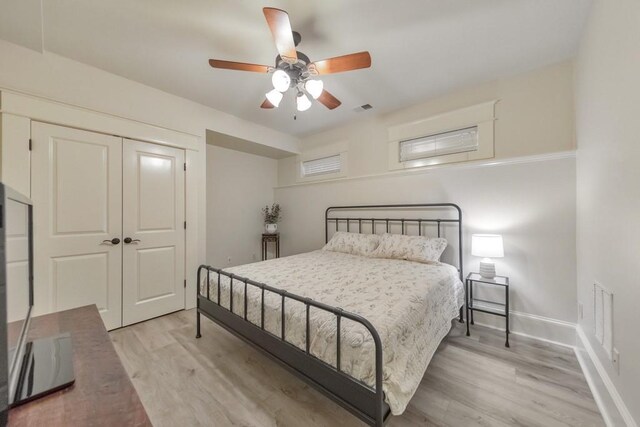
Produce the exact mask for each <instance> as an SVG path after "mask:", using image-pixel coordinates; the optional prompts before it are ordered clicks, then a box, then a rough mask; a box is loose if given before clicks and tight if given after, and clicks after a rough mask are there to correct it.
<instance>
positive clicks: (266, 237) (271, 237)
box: [262, 233, 280, 261]
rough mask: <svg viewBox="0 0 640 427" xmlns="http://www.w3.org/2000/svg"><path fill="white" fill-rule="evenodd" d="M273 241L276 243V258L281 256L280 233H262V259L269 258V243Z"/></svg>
mask: <svg viewBox="0 0 640 427" xmlns="http://www.w3.org/2000/svg"><path fill="white" fill-rule="evenodd" d="M269 242H273V243H275V245H276V258H280V233H275V234H266V233H263V234H262V260H263V261H264V260H266V259H267V245H268V244H269Z"/></svg>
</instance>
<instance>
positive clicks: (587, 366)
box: [575, 325, 638, 427]
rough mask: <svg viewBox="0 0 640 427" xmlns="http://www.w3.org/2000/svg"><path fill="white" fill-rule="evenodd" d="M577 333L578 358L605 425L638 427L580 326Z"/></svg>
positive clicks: (611, 426)
mask: <svg viewBox="0 0 640 427" xmlns="http://www.w3.org/2000/svg"><path fill="white" fill-rule="evenodd" d="M576 332H577V337H578V339H577V342H576V344H577V345H576V348H575V351H576V357H577V358H578V362H579V363H580V366H581V367H582V371H583V372H584V376H585V378H586V379H587V382H588V383H589V388H590V389H591V393H592V394H593V398H594V399H595V401H596V403H597V405H598V409H600V413H601V414H602V417H603V418H604V421H605V423H606V424H607V426H609V427H617V426H623V425H626V426H627V427H638V424H637V423H636V422H635V420H634V419H633V417H632V416H631V413H630V412H629V410H628V409H627V406H626V405H625V404H624V401H623V400H622V398H621V397H620V394H619V393H618V390H617V389H616V387H615V385H614V384H613V381H611V378H610V377H609V374H608V373H607V371H606V369H605V368H604V366H603V365H602V362H601V361H600V359H599V358H598V356H597V355H596V353H595V351H594V350H593V347H592V346H591V343H590V342H589V339H588V338H587V336H586V335H585V333H584V331H583V330H582V327H581V326H580V325H578V326H577V327H576Z"/></svg>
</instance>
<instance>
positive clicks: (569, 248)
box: [275, 154, 576, 344]
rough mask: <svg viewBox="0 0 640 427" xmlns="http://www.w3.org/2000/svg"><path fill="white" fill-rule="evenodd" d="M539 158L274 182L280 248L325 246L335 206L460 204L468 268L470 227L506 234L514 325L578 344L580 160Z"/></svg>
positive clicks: (503, 263)
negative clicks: (328, 214) (328, 212)
mask: <svg viewBox="0 0 640 427" xmlns="http://www.w3.org/2000/svg"><path fill="white" fill-rule="evenodd" d="M534 160H535V159H531V161H530V162H524V163H519V162H513V163H506V164H501V165H500V164H499V165H492V166H491V165H489V166H468V165H466V166H451V167H447V168H440V169H434V170H431V171H428V172H425V173H419V174H411V175H396V176H378V177H373V178H359V179H349V180H342V181H333V182H326V183H317V184H309V185H300V186H290V187H280V188H277V189H276V191H275V200H276V201H277V202H279V203H280V204H281V206H282V209H283V210H284V212H286V215H285V216H284V220H283V221H282V224H281V227H280V229H281V236H282V251H283V253H284V254H285V255H288V254H294V253H299V252H304V251H309V250H313V249H318V248H320V247H321V246H322V245H323V243H324V225H323V224H324V216H323V215H324V209H325V208H326V207H328V206H331V205H345V204H369V203H384V204H388V203H429V202H431V203H436V202H452V203H457V204H459V205H460V207H461V208H462V210H463V214H464V221H465V228H464V232H465V238H464V247H465V271H467V272H469V271H472V270H473V271H477V269H478V263H479V259H478V258H475V257H471V256H470V253H469V249H470V236H471V234H472V233H480V232H491V233H500V234H502V235H503V236H504V242H505V258H503V259H500V260H497V262H496V266H497V269H498V273H499V274H505V275H508V276H510V277H511V280H512V292H513V296H512V304H513V305H512V308H513V310H515V311H517V312H519V313H520V314H516V315H515V316H514V330H516V331H519V332H524V333H528V334H532V335H537V336H541V337H543V338H548V339H552V340H556V341H560V342H564V343H567V344H573V342H574V340H575V333H574V331H573V328H572V326H573V324H574V323H575V321H576V298H575V292H576V287H575V160H574V158H573V155H572V154H568V155H561V156H558V158H557V159H555V160H549V159H546V160H539V159H538V161H534ZM527 314H533V315H535V316H542V317H544V318H548V319H539V318H534V317H531V316H527ZM549 319H554V320H557V321H558V322H555V321H547V320H549ZM485 321H486V319H485Z"/></svg>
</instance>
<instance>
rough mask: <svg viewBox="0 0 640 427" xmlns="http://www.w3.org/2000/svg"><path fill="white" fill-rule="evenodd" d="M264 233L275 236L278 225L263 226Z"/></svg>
mask: <svg viewBox="0 0 640 427" xmlns="http://www.w3.org/2000/svg"><path fill="white" fill-rule="evenodd" d="M264 231H265V232H266V233H267V234H276V231H278V224H265V225H264Z"/></svg>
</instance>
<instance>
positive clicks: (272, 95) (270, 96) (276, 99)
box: [267, 89, 282, 107]
mask: <svg viewBox="0 0 640 427" xmlns="http://www.w3.org/2000/svg"><path fill="white" fill-rule="evenodd" d="M267 100H268V101H269V102H270V103H271V104H272V105H273V106H274V107H277V106H278V105H280V101H282V93H281V92H279V91H277V90H276V89H271V90H270V91H269V92H267Z"/></svg>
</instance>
